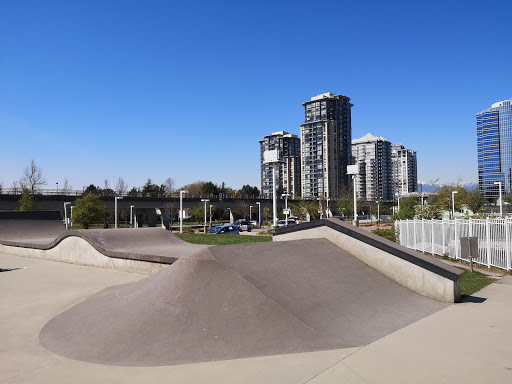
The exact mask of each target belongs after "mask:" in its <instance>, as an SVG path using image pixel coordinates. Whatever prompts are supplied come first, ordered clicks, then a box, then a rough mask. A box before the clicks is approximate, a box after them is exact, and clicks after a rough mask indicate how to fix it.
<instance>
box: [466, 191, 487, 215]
mask: <svg viewBox="0 0 512 384" xmlns="http://www.w3.org/2000/svg"><path fill="white" fill-rule="evenodd" d="M466 206H467V207H468V208H469V210H471V212H473V213H479V212H481V211H482V210H483V208H484V206H485V198H484V197H483V196H482V194H481V193H480V191H479V190H478V187H477V188H475V189H473V190H472V191H468V192H467V194H466Z"/></svg>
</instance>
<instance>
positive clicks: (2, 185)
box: [0, 183, 4, 193]
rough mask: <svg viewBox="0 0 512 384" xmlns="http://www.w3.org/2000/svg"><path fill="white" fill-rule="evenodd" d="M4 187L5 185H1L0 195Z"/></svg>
mask: <svg viewBox="0 0 512 384" xmlns="http://www.w3.org/2000/svg"><path fill="white" fill-rule="evenodd" d="M3 187H4V185H3V183H0V193H2V189H3Z"/></svg>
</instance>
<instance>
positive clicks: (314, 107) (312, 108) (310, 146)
mask: <svg viewBox="0 0 512 384" xmlns="http://www.w3.org/2000/svg"><path fill="white" fill-rule="evenodd" d="M302 105H303V106H304V117H305V119H304V123H303V124H301V125H300V132H301V133H300V136H301V137H300V140H301V163H302V176H301V177H302V197H303V198H304V199H316V198H318V197H321V196H323V197H326V198H327V197H329V198H335V197H338V196H339V194H340V192H341V190H342V189H343V187H347V186H348V183H349V179H348V176H347V165H349V164H350V160H351V140H352V125H351V108H352V107H353V105H352V104H351V103H350V98H349V97H347V96H342V95H333V94H332V93H330V92H328V93H323V94H321V95H318V96H315V97H312V98H311V100H310V101H306V102H305V103H303V104H302Z"/></svg>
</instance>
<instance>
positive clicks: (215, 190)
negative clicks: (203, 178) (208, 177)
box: [201, 181, 219, 195]
mask: <svg viewBox="0 0 512 384" xmlns="http://www.w3.org/2000/svg"><path fill="white" fill-rule="evenodd" d="M218 194H219V187H217V186H216V185H215V184H213V183H212V182H211V181H208V182H206V183H204V184H203V185H202V187H201V195H218Z"/></svg>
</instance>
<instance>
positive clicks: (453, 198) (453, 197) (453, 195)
mask: <svg viewBox="0 0 512 384" xmlns="http://www.w3.org/2000/svg"><path fill="white" fill-rule="evenodd" d="M456 193H458V192H457V191H452V214H453V218H454V219H455V194H456Z"/></svg>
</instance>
